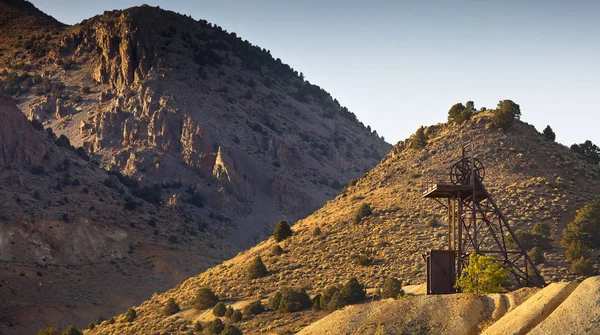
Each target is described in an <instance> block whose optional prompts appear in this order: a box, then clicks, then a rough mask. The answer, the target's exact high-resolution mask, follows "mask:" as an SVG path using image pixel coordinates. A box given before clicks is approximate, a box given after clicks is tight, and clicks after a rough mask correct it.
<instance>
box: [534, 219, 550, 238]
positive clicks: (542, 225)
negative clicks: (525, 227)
mask: <svg viewBox="0 0 600 335" xmlns="http://www.w3.org/2000/svg"><path fill="white" fill-rule="evenodd" d="M531 231H532V232H533V233H534V234H537V235H540V236H545V237H549V236H550V225H549V224H547V223H546V222H539V223H536V224H535V226H533V229H532V230H531Z"/></svg>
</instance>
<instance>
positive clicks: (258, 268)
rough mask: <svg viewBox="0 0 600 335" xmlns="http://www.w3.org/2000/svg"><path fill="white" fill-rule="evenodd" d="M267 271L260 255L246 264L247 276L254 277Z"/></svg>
mask: <svg viewBox="0 0 600 335" xmlns="http://www.w3.org/2000/svg"><path fill="white" fill-rule="evenodd" d="M267 273H268V271H267V267H266V266H265V263H263V261H262V258H261V257H260V256H256V257H254V258H253V259H252V261H250V265H249V266H248V278H250V279H256V278H260V277H264V276H266V275H267Z"/></svg>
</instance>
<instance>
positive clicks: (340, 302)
mask: <svg viewBox="0 0 600 335" xmlns="http://www.w3.org/2000/svg"><path fill="white" fill-rule="evenodd" d="M344 306H346V300H344V297H343V296H342V293H341V292H340V291H336V292H334V293H333V296H331V299H329V301H328V302H327V305H326V308H325V309H327V310H328V311H331V312H333V311H335V310H338V309H340V308H342V307H344Z"/></svg>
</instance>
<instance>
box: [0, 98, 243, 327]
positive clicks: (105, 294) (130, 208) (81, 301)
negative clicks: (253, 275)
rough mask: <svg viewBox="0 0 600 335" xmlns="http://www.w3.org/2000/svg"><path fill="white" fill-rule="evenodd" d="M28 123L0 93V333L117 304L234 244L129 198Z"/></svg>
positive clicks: (212, 260) (95, 313)
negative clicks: (172, 237) (175, 237)
mask: <svg viewBox="0 0 600 335" xmlns="http://www.w3.org/2000/svg"><path fill="white" fill-rule="evenodd" d="M36 127H37V129H36V128H34V126H33V125H32V123H31V122H29V121H27V120H26V118H25V116H24V115H23V114H22V113H21V111H20V110H19V109H18V108H17V106H16V103H15V101H13V100H12V99H10V98H7V97H0V199H2V201H1V202H0V296H1V297H2V299H1V300H0V333H2V334H32V333H34V332H36V331H37V330H38V329H39V328H42V327H44V326H46V325H48V324H56V325H61V326H62V325H66V324H70V323H75V324H81V325H84V324H86V323H87V321H88V320H90V319H95V318H98V317H99V316H100V315H109V314H111V313H112V314H114V313H120V312H121V311H123V310H124V309H126V308H127V307H128V306H129V305H131V304H135V303H139V302H140V301H142V300H143V299H144V298H148V297H150V296H151V295H152V293H153V292H155V291H157V290H164V289H167V288H169V287H172V286H173V285H176V284H177V283H180V282H181V281H182V280H183V279H185V278H187V277H189V276H190V275H192V274H196V273H198V272H199V271H202V270H203V269H206V268H207V267H209V266H211V265H214V264H217V263H218V262H219V261H220V260H221V259H222V258H223V257H227V256H228V255H229V256H233V255H234V254H235V250H237V249H236V248H235V247H233V246H232V245H230V244H229V243H227V242H225V241H224V239H223V238H222V237H220V236H221V235H222V232H219V231H215V230H213V229H207V228H206V227H201V226H199V225H198V224H197V223H196V222H194V221H193V220H189V218H190V216H191V213H190V212H189V211H186V210H185V209H183V208H177V207H166V208H164V209H160V210H159V209H158V208H156V207H155V206H154V205H152V204H149V203H147V202H145V201H144V200H142V199H139V198H137V197H136V196H134V195H133V194H132V192H131V190H130V189H129V188H127V187H126V186H125V185H123V184H121V182H120V181H119V179H118V178H117V177H116V176H114V175H108V174H107V173H106V172H105V171H104V170H102V169H100V168H99V167H98V166H96V165H95V164H93V163H92V162H91V161H90V159H89V157H87V155H86V154H85V152H82V151H81V150H77V151H76V150H74V149H73V148H71V147H70V145H69V144H68V140H67V141H65V140H64V138H61V139H57V138H56V137H54V135H53V134H51V133H49V132H47V131H46V130H44V129H42V128H41V126H40V125H39V124H37V125H36ZM59 145H60V146H59ZM183 231H186V232H188V234H187V236H185V237H180V238H179V240H177V241H174V240H172V239H171V238H170V236H175V235H176V236H181V234H182V232H183Z"/></svg>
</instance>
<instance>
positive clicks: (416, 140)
mask: <svg viewBox="0 0 600 335" xmlns="http://www.w3.org/2000/svg"><path fill="white" fill-rule="evenodd" d="M427 140H428V139H427V135H425V127H423V126H421V127H420V128H419V129H417V131H416V132H415V133H414V135H412V136H411V141H410V147H411V148H412V149H416V150H418V149H423V148H424V147H425V146H426V145H427Z"/></svg>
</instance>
